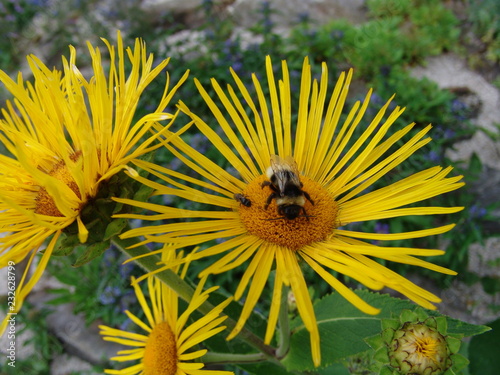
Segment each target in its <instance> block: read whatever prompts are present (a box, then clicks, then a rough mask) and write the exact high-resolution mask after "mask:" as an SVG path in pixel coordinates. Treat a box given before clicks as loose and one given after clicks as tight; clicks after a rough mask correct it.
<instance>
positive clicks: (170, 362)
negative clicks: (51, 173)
mask: <svg viewBox="0 0 500 375" xmlns="http://www.w3.org/2000/svg"><path fill="white" fill-rule="evenodd" d="M142 362H143V364H144V375H175V374H176V373H177V342H176V340H175V335H174V333H173V332H172V329H171V328H170V326H169V325H168V323H167V322H162V323H160V324H157V325H156V326H155V327H154V328H153V330H152V331H151V333H150V334H149V338H148V341H147V342H146V348H145V349H144V357H143V359H142Z"/></svg>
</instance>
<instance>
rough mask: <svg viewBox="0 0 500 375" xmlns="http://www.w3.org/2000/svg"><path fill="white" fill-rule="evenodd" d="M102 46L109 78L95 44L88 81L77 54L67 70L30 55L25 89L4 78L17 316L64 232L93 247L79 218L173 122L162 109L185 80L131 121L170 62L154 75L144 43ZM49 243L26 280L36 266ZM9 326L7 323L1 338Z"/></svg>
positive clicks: (8, 227) (6, 203)
mask: <svg viewBox="0 0 500 375" xmlns="http://www.w3.org/2000/svg"><path fill="white" fill-rule="evenodd" d="M104 42H105V44H106V46H107V48H108V50H109V57H110V62H109V71H108V73H107V74H106V73H105V70H104V68H103V63H102V61H101V53H100V50H99V48H94V47H93V46H92V45H91V44H90V43H89V45H88V48H89V51H90V55H91V58H92V68H93V76H92V78H90V79H88V80H87V79H86V78H85V77H84V75H83V74H82V72H80V71H79V70H78V68H77V67H76V65H75V64H76V51H75V49H74V48H73V47H70V58H69V61H68V60H67V59H66V58H64V57H63V59H62V63H63V70H62V71H59V70H56V69H54V70H50V69H49V68H47V66H45V65H44V64H43V63H42V62H41V61H40V60H39V59H38V58H37V57H36V56H33V55H32V56H29V57H28V62H29V66H30V68H31V72H32V74H33V83H30V82H28V81H24V80H23V78H22V76H21V74H19V76H18V78H17V80H15V81H14V80H12V79H11V78H9V76H8V75H7V74H6V73H5V72H3V71H0V81H1V82H2V83H3V84H4V85H5V88H6V89H7V90H8V91H9V92H10V93H11V94H12V95H13V97H14V100H13V101H12V102H10V101H8V102H7V106H6V109H2V117H3V118H2V119H1V120H0V142H2V143H3V145H4V147H5V148H6V150H7V152H8V154H7V155H0V212H1V216H0V232H2V233H3V236H2V237H1V238H0V266H1V267H5V266H7V264H12V262H14V263H19V262H21V261H22V260H23V259H25V258H28V259H29V264H28V267H27V271H26V272H25V274H24V276H23V278H22V280H21V282H20V283H19V284H18V285H17V289H16V301H15V305H12V306H10V307H11V309H10V310H9V312H10V313H13V312H17V311H19V309H20V308H21V306H22V304H23V301H24V299H25V298H26V295H27V294H28V293H29V291H30V290H31V289H32V288H33V286H34V285H35V284H36V283H37V281H38V280H39V279H40V277H41V275H42V272H43V271H44V269H45V267H46V265H47V262H48V261H49V258H50V256H51V254H52V252H53V249H54V245H55V244H56V241H57V240H58V238H59V237H60V235H61V233H62V231H63V230H64V229H65V228H67V227H68V226H69V225H70V224H72V223H73V222H75V220H76V221H77V223H78V233H79V239H80V241H81V242H85V241H86V240H87V237H88V231H87V229H86V228H85V226H84V224H83V222H82V220H81V217H80V213H81V211H82V209H83V208H84V207H85V205H86V203H87V202H88V201H89V200H90V199H92V197H95V196H96V194H97V192H98V190H99V188H100V186H101V185H100V184H101V183H102V182H103V181H106V180H109V178H110V177H111V176H113V175H115V174H116V173H117V172H119V171H120V170H122V169H124V168H128V167H127V166H126V165H127V163H128V162H129V161H130V160H131V159H134V158H137V157H139V156H141V155H143V154H145V153H147V152H149V151H151V150H152V149H154V148H155V147H157V146H154V145H153V144H152V142H153V141H154V140H155V139H156V138H157V137H158V136H159V134H156V135H151V134H148V132H149V130H150V128H151V127H152V126H153V125H155V124H158V123H157V121H161V120H171V121H173V119H174V118H175V116H174V115H172V114H169V113H165V112H164V110H165V108H166V106H167V105H168V103H169V101H170V99H171V97H172V95H173V94H174V93H175V91H176V90H177V88H178V86H179V85H180V84H181V83H182V82H183V81H184V80H185V79H186V78H187V73H186V75H185V76H184V77H182V79H181V80H180V82H179V83H178V84H177V85H176V86H175V87H173V88H172V89H171V90H169V89H168V78H167V84H166V86H165V91H164V93H163V95H162V97H161V98H159V103H158V106H157V108H156V109H154V111H152V113H151V114H148V115H146V116H144V117H142V118H140V119H138V120H137V119H134V115H135V111H136V108H137V106H138V103H139V99H140V98H141V95H142V93H143V91H144V90H145V89H146V87H147V86H148V85H149V84H150V83H151V81H152V80H153V79H154V78H155V77H157V76H158V75H159V74H160V73H161V72H162V71H163V69H164V68H165V66H166V65H167V64H168V60H165V61H163V62H161V63H160V64H159V65H158V66H156V67H154V68H153V56H152V55H147V54H146V49H145V44H144V43H143V42H142V41H141V40H139V39H137V40H136V41H135V46H134V48H133V49H131V48H127V49H125V48H124V46H123V42H122V39H121V36H120V33H118V43H117V47H115V46H112V45H111V44H110V43H108V41H106V40H104ZM128 63H130V64H131V68H130V69H127V70H130V71H129V72H128V73H127V71H126V69H125V65H126V64H128ZM170 123H171V122H170ZM166 128H168V126H167V127H166ZM49 238H50V241H49V243H48V245H47V247H46V248H45V252H44V253H43V255H42V257H41V258H40V261H39V263H38V265H37V266H36V269H35V271H34V272H33V274H32V275H31V278H29V279H28V270H29V268H30V267H29V265H30V264H31V263H32V262H33V259H34V257H35V254H36V253H37V251H38V250H39V249H40V248H41V246H42V245H43V244H44V242H45V241H46V240H47V239H49ZM5 324H6V320H4V323H3V325H2V327H1V328H2V329H0V331H3V329H4V328H5Z"/></svg>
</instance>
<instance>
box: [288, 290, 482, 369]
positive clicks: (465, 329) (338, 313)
mask: <svg viewBox="0 0 500 375" xmlns="http://www.w3.org/2000/svg"><path fill="white" fill-rule="evenodd" d="M355 293H356V294H357V295H359V296H360V297H361V298H362V299H363V300H365V301H366V302H367V303H369V304H370V305H372V306H375V307H378V308H380V309H381V312H380V314H378V315H367V314H365V313H363V312H361V311H359V310H358V309H357V308H355V307H354V306H353V305H352V304H351V303H349V302H348V301H347V300H346V299H345V298H343V297H342V296H340V295H339V294H338V293H334V294H331V295H328V296H326V297H324V298H323V299H321V300H320V301H318V302H317V303H316V304H315V305H314V311H315V313H316V319H317V324H318V327H319V331H320V345H321V359H322V362H321V363H322V365H323V366H330V365H332V364H333V363H335V362H338V361H339V360H341V359H344V358H346V357H349V356H352V355H355V354H358V353H361V352H364V351H366V350H369V349H370V347H369V346H368V345H367V343H366V341H365V339H367V338H368V337H371V336H374V335H376V334H378V333H380V332H381V330H382V328H381V320H382V319H389V318H392V317H398V316H399V315H400V314H401V312H402V311H403V310H414V309H416V308H417V307H418V306H417V305H415V304H414V303H412V302H410V301H407V300H402V299H399V298H393V297H390V296H389V295H382V294H378V293H372V292H369V291H366V290H357V291H355ZM426 312H427V313H428V314H429V315H430V316H442V315H441V314H439V312H436V311H430V310H426ZM446 318H447V322H448V333H449V334H455V335H460V336H461V337H466V336H472V335H477V334H479V333H482V332H484V331H485V330H487V327H484V326H475V325H472V324H468V323H465V322H462V321H459V320H456V319H451V318H449V317H446ZM291 327H292V337H291V346H290V350H289V352H288V354H287V356H286V357H285V358H284V359H283V361H282V362H283V364H284V365H285V366H286V367H287V369H288V370H290V371H292V370H298V371H304V370H314V366H313V362H312V359H311V349H310V338H309V332H308V331H307V330H306V329H305V327H304V325H303V324H302V320H301V319H300V317H297V318H295V319H294V320H293V321H292V322H291Z"/></svg>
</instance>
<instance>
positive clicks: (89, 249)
mask: <svg viewBox="0 0 500 375" xmlns="http://www.w3.org/2000/svg"><path fill="white" fill-rule="evenodd" d="M109 246H110V242H109V241H103V242H96V243H93V244H92V245H89V246H78V248H80V249H81V248H84V249H85V250H84V253H83V254H82V255H80V256H79V257H78V259H77V260H76V261H75V263H74V264H73V267H80V266H82V265H84V264H86V263H88V262H90V261H91V260H92V259H94V258H97V257H98V256H99V255H101V254H102V253H104V251H106V250H107V249H109Z"/></svg>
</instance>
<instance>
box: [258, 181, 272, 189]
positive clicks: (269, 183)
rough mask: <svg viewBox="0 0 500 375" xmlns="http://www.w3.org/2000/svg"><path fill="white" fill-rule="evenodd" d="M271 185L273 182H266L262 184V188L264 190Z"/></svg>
mask: <svg viewBox="0 0 500 375" xmlns="http://www.w3.org/2000/svg"><path fill="white" fill-rule="evenodd" d="M269 185H271V181H264V182H263V183H262V184H260V187H261V188H264V187H265V186H269Z"/></svg>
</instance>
